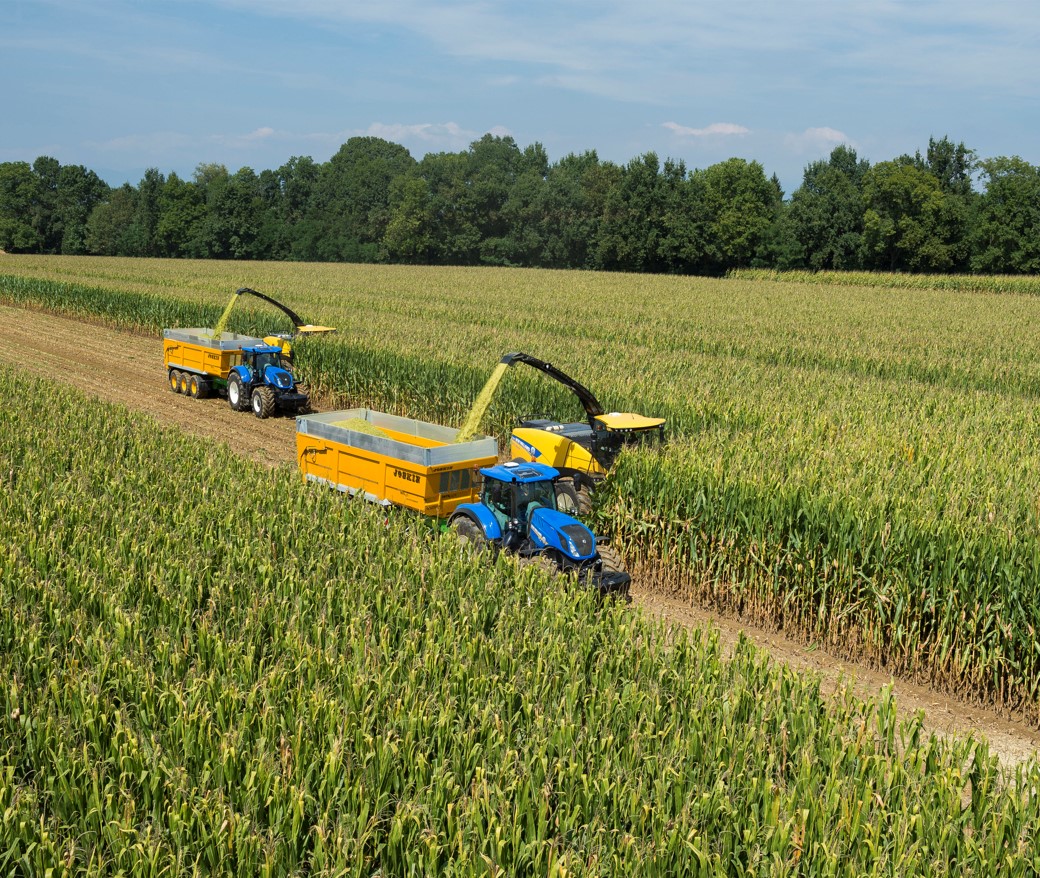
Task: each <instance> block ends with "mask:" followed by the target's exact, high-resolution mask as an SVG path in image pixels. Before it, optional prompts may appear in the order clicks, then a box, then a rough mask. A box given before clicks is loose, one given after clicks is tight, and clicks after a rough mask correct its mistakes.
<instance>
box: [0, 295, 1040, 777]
mask: <svg viewBox="0 0 1040 878" xmlns="http://www.w3.org/2000/svg"><path fill="white" fill-rule="evenodd" d="M88 327H89V328H88ZM0 362H4V363H8V364H10V365H13V366H16V367H18V368H20V369H22V370H23V371H26V372H29V373H33V374H38V375H41V376H45V377H48V378H52V379H55V380H58V381H64V382H67V383H69V384H73V385H75V386H76V387H78V388H79V389H80V390H82V391H83V392H85V393H87V394H91V395H93V396H96V397H98V398H99V399H103V400H105V401H107V402H117V403H122V404H123V405H125V406H128V407H129V408H132V409H135V410H138V411H142V412H147V413H148V414H150V415H152V416H154V417H155V418H156V420H157V421H159V422H166V423H170V424H175V425H176V426H177V427H178V428H179V429H182V430H186V431H189V432H191V433H194V434H196V435H198V436H202V437H205V438H208V439H211V440H212V441H214V442H223V443H226V444H227V445H229V446H230V447H231V449H232V450H233V451H235V452H236V453H238V454H242V455H244V456H246V457H250V458H252V459H254V460H257V461H259V462H261V463H263V464H266V465H269V466H274V465H277V464H281V463H288V464H290V465H292V464H294V462H295V447H296V445H295V435H294V434H295V422H294V420H293V418H292V417H279V416H276V417H273V418H269V419H267V420H258V419H257V418H256V417H254V416H253V415H252V413H241V412H234V411H232V410H231V408H230V407H229V406H228V404H227V402H226V401H225V400H224V399H221V398H215V399H206V400H195V399H191V398H190V397H187V396H182V395H180V394H175V393H173V392H172V391H171V390H170V388H169V386H168V384H167V382H166V372H165V370H164V369H163V366H162V342H161V340H160V339H159V338H157V337H155V336H145V335H140V334H134V333H130V332H125V331H121V330H117V329H112V328H109V327H106V326H102V325H98V324H96V323H92V322H88V321H84V320H80V319H72V318H67V317H59V316H55V315H52V314H48V313H41V312H38V311H30V310H26V309H21V308H10V307H5V306H0ZM633 599H634V605H635V606H638V607H641V608H642V609H643V610H644V611H645V612H646V613H648V614H650V615H653V616H656V617H660V618H662V619H664V620H665V621H666V622H667V623H668V624H670V625H682V626H685V627H687V628H704V627H708V626H715V627H717V628H718V629H719V632H720V636H721V638H722V642H723V644H724V645H726V646H728V647H732V645H733V644H735V643H736V642H737V639H738V637H739V635H740V634H741V633H743V634H744V635H745V636H746V637H748V638H749V639H750V640H752V641H753V642H754V643H755V645H756V646H758V647H759V648H761V649H763V650H765V651H767V652H768V653H769V654H770V655H771V656H772V658H773V659H774V660H776V661H779V662H783V663H785V664H787V665H788V666H790V667H791V668H793V669H795V670H798V671H808V672H811V673H813V674H815V675H818V676H819V678H820V680H821V685H822V687H823V688H824V690H825V691H833V690H834V689H836V688H837V686H838V685H839V683H840V682H841V681H843V680H844V681H848V682H851V683H852V685H853V687H854V689H855V691H856V693H857V694H858V695H860V696H861V697H874V696H877V695H878V694H879V693H880V691H881V689H882V688H883V687H884V686H888V685H891V686H892V689H893V691H894V693H895V696H896V703H897V705H898V710H899V713H900V714H901V715H902V716H903V717H906V718H908V717H910V716H913V715H914V714H916V713H917V712H918V711H920V712H922V713H923V716H924V729H925V730H927V731H930V732H934V733H935V734H938V735H955V736H961V737H963V736H967V735H969V734H971V735H974V736H975V737H976V738H978V737H984V738H985V739H986V740H987V741H988V742H989V745H990V750H991V752H992V753H993V754H995V755H996V756H997V757H998V758H999V759H1000V760H1001V762H1002V763H1003V764H1004V765H1005V766H1007V767H1009V768H1010V767H1013V766H1015V765H1017V764H1019V763H1022V762H1024V761H1026V760H1028V759H1029V758H1031V757H1033V756H1034V755H1036V753H1037V750H1038V749H1040V731H1038V730H1037V729H1035V728H1034V727H1032V726H1031V725H1030V724H1029V723H1028V722H1027V721H1026V720H1025V719H1024V718H1023V717H1020V716H1015V715H1007V714H1005V713H999V712H997V711H996V710H993V709H989V708H986V707H981V706H978V705H973V704H967V703H964V702H961V701H958V700H957V699H955V698H951V697H949V696H946V695H942V694H939V693H937V692H935V691H932V690H930V689H928V688H927V687H923V686H920V685H915V684H912V683H909V682H906V681H902V680H898V679H892V678H891V677H889V676H888V675H886V674H883V673H880V672H878V671H876V670H873V669H871V668H869V667H866V666H861V665H856V664H853V663H850V662H848V661H841V660H838V659H836V658H834V657H833V656H830V655H828V654H827V653H826V652H825V651H823V650H821V649H818V648H814V647H812V646H807V645H806V644H804V643H801V642H798V641H794V640H790V639H788V638H786V637H784V636H783V635H782V634H778V633H776V632H773V631H766V630H763V629H760V628H755V627H752V626H749V625H747V624H746V623H744V622H742V621H741V620H739V619H735V618H728V617H726V616H724V615H720V614H718V613H716V612H714V611H712V610H709V609H704V608H700V607H695V606H690V605H688V604H685V603H682V602H680V601H678V600H675V599H674V598H669V597H666V596H664V595H663V594H660V593H656V592H655V591H654V588H653V583H652V582H647V581H645V579H640V578H639V577H638V576H637V577H635V580H634V585H633Z"/></svg>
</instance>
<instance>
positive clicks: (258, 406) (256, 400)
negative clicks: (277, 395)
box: [252, 387, 274, 420]
mask: <svg viewBox="0 0 1040 878" xmlns="http://www.w3.org/2000/svg"><path fill="white" fill-rule="evenodd" d="M252 404H253V414H254V415H256V416H257V417H258V418H260V419H261V420H262V419H264V418H269V417H271V413H272V412H273V411H274V391H273V390H271V388H270V387H258V388H257V389H256V390H254V391H253V401H252Z"/></svg>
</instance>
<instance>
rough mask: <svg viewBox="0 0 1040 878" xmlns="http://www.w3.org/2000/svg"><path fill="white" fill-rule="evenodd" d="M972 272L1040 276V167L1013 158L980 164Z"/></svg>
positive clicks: (973, 234)
mask: <svg viewBox="0 0 1040 878" xmlns="http://www.w3.org/2000/svg"><path fill="white" fill-rule="evenodd" d="M980 166H981V169H982V173H983V176H984V180H985V182H984V191H983V193H982V194H981V195H980V196H979V198H978V202H977V205H976V212H975V220H974V228H973V231H972V251H973V254H974V255H973V256H972V260H971V267H972V269H973V270H974V271H979V272H987V273H1008V274H1036V273H1037V272H1040V168H1037V167H1035V166H1034V165H1031V164H1029V163H1028V162H1026V161H1023V160H1022V159H1020V158H1018V156H1013V157H1011V158H1006V157H1000V158H995V159H989V160H986V161H983V162H982V163H981V165H980Z"/></svg>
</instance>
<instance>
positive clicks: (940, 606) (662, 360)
mask: <svg viewBox="0 0 1040 878" xmlns="http://www.w3.org/2000/svg"><path fill="white" fill-rule="evenodd" d="M0 270H2V273H3V276H2V277H0V299H3V300H5V301H8V302H17V303H20V304H25V305H32V306H36V307H44V308H47V309H51V310H59V311H65V312H67V313H74V314H77V315H87V316H91V317H100V318H101V319H104V320H107V321H109V322H113V323H115V324H117V325H121V326H126V327H131V328H136V329H138V330H140V331H144V332H158V330H159V329H161V328H162V327H163V326H168V325H212V323H213V322H215V320H216V319H217V316H218V315H219V313H220V310H221V308H222V306H223V304H224V302H225V301H226V298H227V295H228V291H229V290H233V289H234V288H236V287H238V286H241V285H245V284H248V285H250V286H252V287H254V288H256V289H260V290H262V291H266V292H268V293H270V294H273V295H274V296H275V297H276V298H279V299H281V300H282V301H285V302H287V303H289V304H291V306H292V307H293V308H294V309H295V310H297V311H298V312H300V313H301V314H302V315H303V316H304V317H305V319H311V320H319V321H320V322H323V323H331V324H334V325H337V326H339V334H338V335H336V336H333V337H331V338H328V339H314V340H310V341H308V342H305V343H303V344H301V345H300V346H299V347H298V353H299V358H298V362H299V363H300V366H301V369H302V371H303V373H304V377H305V378H306V379H308V380H309V382H310V384H311V386H312V388H313V389H315V390H316V391H317V392H318V395H319V398H322V399H324V401H325V406H326V407H330V408H331V407H344V406H346V405H351V406H353V405H370V406H373V407H375V408H379V409H382V410H386V411H391V412H395V413H399V414H404V415H407V416H411V417H419V418H424V419H428V420H435V421H439V422H443V423H449V424H454V425H458V424H460V423H461V422H462V420H463V419H464V417H465V414H466V412H467V411H468V410H469V407H470V405H471V403H472V401H473V399H474V398H475V396H476V395H477V393H478V392H479V391H480V388H481V387H482V386H483V384H484V382H485V381H486V379H487V377H488V375H489V374H490V372H491V370H492V368H493V367H494V365H495V364H496V363H497V362H498V360H499V359H500V357H501V356H502V354H504V353H506V352H508V351H513V350H526V351H528V352H530V353H534V354H535V355H537V356H539V357H542V358H544V359H547V360H550V361H551V362H553V363H554V364H556V365H557V366H559V367H560V368H562V369H563V370H564V371H565V372H567V373H569V374H571V375H573V376H575V377H577V378H579V379H580V380H581V381H582V382H583V383H585V384H586V385H587V386H589V387H590V388H592V389H593V390H594V391H595V392H596V395H597V396H598V397H599V398H600V400H601V401H602V402H603V403H604V405H605V406H606V407H607V409H608V410H630V411H639V412H642V413H644V414H649V415H661V416H663V417H665V418H667V419H668V430H669V435H670V437H671V442H670V443H669V446H668V448H667V449H666V450H665V452H664V453H656V452H655V453H653V454H650V455H642V454H632V455H628V456H623V457H622V460H621V462H620V464H619V466H618V469H617V472H616V474H615V477H614V478H613V479H611V480H610V481H609V482H608V487H607V490H606V491H604V492H602V495H601V498H600V502H599V506H598V510H597V512H596V515H597V523H598V526H599V527H600V528H601V529H603V530H605V531H607V532H609V533H610V534H611V535H612V536H613V538H614V540H615V541H616V542H618V543H619V544H620V545H621V546H623V547H624V550H625V554H626V558H627V559H628V561H629V565H630V566H637V567H638V568H639V571H638V572H640V573H643V574H645V575H648V576H653V577H656V578H657V579H658V580H660V581H664V582H666V583H668V584H669V586H670V587H671V588H672V589H673V590H674V591H675V592H676V593H677V594H681V595H683V596H685V597H687V598H688V599H690V600H696V601H699V602H703V603H707V604H712V605H716V606H720V607H723V608H729V609H733V610H736V611H739V612H740V613H742V614H743V615H744V616H745V617H746V618H748V619H749V620H751V621H755V622H759V623H763V624H773V625H777V626H780V627H782V628H783V629H784V630H786V631H787V632H788V633H790V634H792V635H794V636H798V637H801V638H803V639H805V640H806V641H812V642H818V643H822V644H825V645H827V646H829V647H830V648H832V649H834V650H836V651H838V652H839V653H843V654H847V655H848V656H850V657H855V658H857V659H860V660H866V661H869V662H872V663H873V664H875V665H877V666H878V667H882V668H885V669H889V670H891V671H893V672H896V673H899V674H901V675H904V676H906V677H907V678H910V679H916V680H920V681H925V682H928V683H929V684H930V685H932V686H935V687H937V688H940V689H945V690H950V691H956V692H957V693H959V694H960V695H962V696H967V697H970V698H977V699H980V700H985V701H988V702H992V703H996V704H998V705H1002V706H1005V707H1010V708H1015V709H1022V710H1024V711H1026V712H1027V713H1028V714H1030V715H1031V716H1032V717H1033V718H1034V719H1040V684H1038V683H1037V680H1040V637H1038V636H1037V631H1038V629H1040V540H1038V537H1037V535H1038V533H1040V502H1038V500H1037V498H1038V497H1040V452H1038V450H1037V445H1036V443H1035V441H1034V437H1035V436H1036V435H1037V434H1038V432H1040V429H1038V428H1040V423H1038V419H1040V415H1038V414H1037V407H1036V405H1035V402H1036V400H1037V398H1038V396H1040V354H1038V353H1037V352H1038V351H1040V330H1038V328H1037V327H1040V297H1037V296H1035V295H1033V293H1032V291H1031V290H1030V288H1029V287H1028V284H1029V283H1032V279H1029V278H1025V279H1018V281H1019V282H1020V283H1019V286H1012V287H1005V285H1004V280H1005V279H1001V278H995V279H991V286H990V287H989V288H987V287H986V285H985V283H983V281H982V280H980V279H978V278H975V279H972V281H973V283H974V284H975V286H973V287H965V286H963V285H960V286H958V285H956V284H955V283H953V282H954V281H956V280H957V279H952V280H951V279H949V278H927V277H922V276H915V277H914V278H913V279H912V280H913V283H912V285H909V286H907V285H905V284H904V281H905V279H904V278H902V277H901V276H888V275H864V276H862V277H860V276H849V278H848V282H847V283H845V282H844V280H843V279H844V277H845V276H844V275H806V276H805V277H802V276H800V275H792V276H783V277H780V278H775V277H773V276H754V277H751V278H749V277H744V276H740V277H734V278H728V279H721V280H710V279H697V278H677V277H660V276H653V277H650V276H636V275H598V274H592V273H583V272H552V271H512V270H505V269H446V268H424V269H418V268H410V267H409V268H405V267H387V266H381V267H376V266H345V265H321V266H317V265H299V266H293V265H286V264H283V263H280V264H275V263H215V262H195V263H189V262H183V261H160V260H119V259H85V258H78V257H77V258H50V257H47V258H41V257H11V256H6V257H3V262H2V263H0ZM867 281H869V283H867ZM951 284H952V286H951ZM980 284H981V286H980ZM1021 284H1025V286H1021ZM997 292H999V293H1001V294H1000V295H993V293H997ZM279 321H283V322H284V318H283V317H282V316H281V315H278V314H275V313H273V312H271V311H264V310H259V309H247V308H242V310H240V311H235V312H233V314H232V318H231V328H233V329H235V330H237V331H242V332H253V333H258V332H264V331H270V330H272V329H275V328H282V329H285V328H288V327H284V326H283V327H279V325H278V323H279ZM542 413H549V414H552V415H555V416H557V417H561V418H571V419H581V417H582V413H581V410H580V408H579V407H578V406H577V405H576V403H575V400H574V398H573V396H571V395H569V394H568V393H567V392H566V391H564V390H563V389H562V388H561V387H559V386H558V385H556V384H554V383H551V382H548V381H547V380H545V379H544V378H542V377H541V376H538V375H536V374H534V373H532V372H531V371H530V370H527V371H525V370H523V368H522V367H519V368H515V369H513V370H510V374H509V375H507V376H506V378H505V380H504V381H503V383H502V387H501V389H500V391H499V394H498V396H497V397H496V399H495V401H494V402H493V404H492V406H491V408H490V411H489V414H488V418H487V420H486V421H485V424H484V427H485V429H487V430H488V431H490V432H492V433H493V434H494V435H497V436H499V437H500V438H502V439H505V437H506V436H508V433H509V430H510V428H511V427H512V426H513V425H514V424H515V422H516V420H517V418H519V417H522V416H529V415H532V414H542Z"/></svg>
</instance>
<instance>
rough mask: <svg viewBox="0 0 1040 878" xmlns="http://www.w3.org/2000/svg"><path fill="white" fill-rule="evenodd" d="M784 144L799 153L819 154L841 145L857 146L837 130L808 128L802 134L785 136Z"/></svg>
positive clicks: (842, 132)
mask: <svg viewBox="0 0 1040 878" xmlns="http://www.w3.org/2000/svg"><path fill="white" fill-rule="evenodd" d="M784 143H786V144H787V146H788V148H790V149H792V150H794V151H795V152H799V153H807V152H819V151H820V150H827V149H831V148H832V147H835V146H838V145H839V144H841V143H847V144H849V145H850V146H855V143H854V142H853V140H852V138H851V137H849V136H848V135H847V134H846V133H845V132H844V131H838V130H837V129H836V128H806V129H805V130H804V131H802V132H801V133H800V134H787V135H785V136H784Z"/></svg>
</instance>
